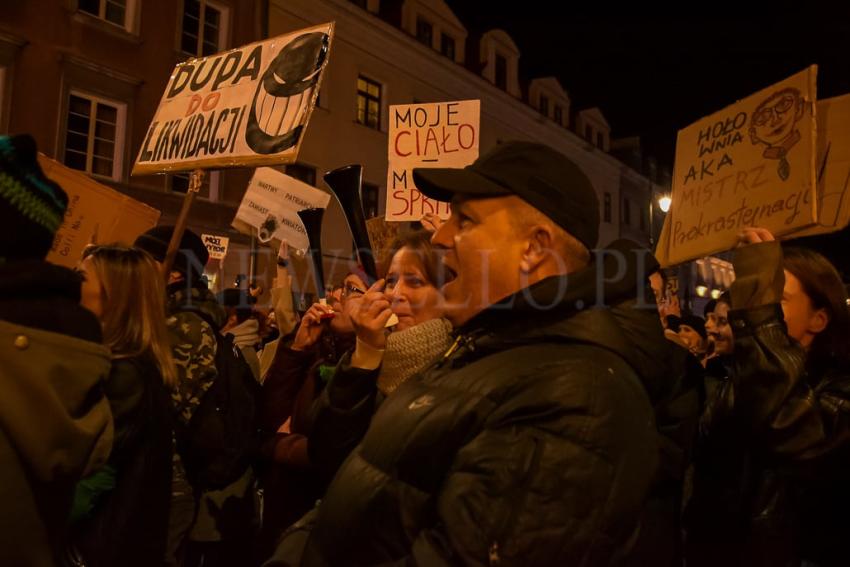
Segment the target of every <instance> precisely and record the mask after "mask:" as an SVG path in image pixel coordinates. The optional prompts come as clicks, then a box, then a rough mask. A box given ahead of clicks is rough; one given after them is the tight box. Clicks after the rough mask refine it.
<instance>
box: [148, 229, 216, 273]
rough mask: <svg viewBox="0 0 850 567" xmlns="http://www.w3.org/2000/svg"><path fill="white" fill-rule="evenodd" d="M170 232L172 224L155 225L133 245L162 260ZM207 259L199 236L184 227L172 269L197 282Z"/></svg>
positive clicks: (205, 250)
mask: <svg viewBox="0 0 850 567" xmlns="http://www.w3.org/2000/svg"><path fill="white" fill-rule="evenodd" d="M172 234H174V227H173V226H156V227H154V228H152V229H150V230H149V231H147V232H146V233H144V234H143V235H141V236H140V237H138V238H137V239H136V242H135V243H134V244H133V245H134V246H136V247H137V248H141V249H142V250H145V251H147V252H148V253H149V254H150V255H151V256H153V257H154V259H156V260H157V261H159V262H163V261H165V253H166V252H167V251H168V243H169V242H171V235H172ZM209 259H210V253H209V252H208V251H207V247H206V246H205V245H204V241H203V240H201V237H200V236H198V235H197V234H195V233H194V232H192V231H191V230H189V229H186V231H185V232H183V238H181V239H180V247H179V248H178V249H177V256H175V257H174V266H173V267H172V269H173V270H177V271H178V272H180V273H181V274H182V275H183V277H185V278H189V277H191V279H192V281H193V282H197V281H200V279H201V276H202V275H203V271H204V266H206V265H207V260H209Z"/></svg>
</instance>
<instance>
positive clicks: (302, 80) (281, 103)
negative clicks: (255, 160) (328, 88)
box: [245, 32, 329, 154]
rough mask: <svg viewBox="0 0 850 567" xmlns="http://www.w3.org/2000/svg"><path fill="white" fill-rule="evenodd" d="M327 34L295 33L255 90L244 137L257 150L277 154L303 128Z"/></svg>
mask: <svg viewBox="0 0 850 567" xmlns="http://www.w3.org/2000/svg"><path fill="white" fill-rule="evenodd" d="M328 42H329V38H328V35H327V34H325V33H321V32H313V33H306V34H303V35H300V36H298V37H297V38H295V39H294V40H293V41H291V42H289V43H288V44H286V46H285V47H284V48H283V49H281V50H280V53H278V54H277V57H275V58H274V60H273V61H272V62H271V65H269V67H268V69H266V72H265V73H264V74H263V77H262V80H261V81H260V82H259V85H257V90H256V92H255V93H254V102H253V103H252V104H251V112H250V114H249V115H248V124H247V128H246V132H245V141H246V142H247V144H248V146H250V148H251V149H252V150H254V151H255V152H257V153H258V154H276V153H279V152H282V151H284V150H286V149H288V148H291V147H293V146H294V145H296V144H297V143H298V140H299V139H300V138H301V132H302V131H303V130H304V124H303V121H304V117H305V115H306V113H307V112H308V111H309V109H310V103H311V102H312V100H313V94H314V93H315V89H316V86H317V85H318V83H319V77H320V75H321V71H322V66H323V65H324V62H325V59H326V58H327V54H328Z"/></svg>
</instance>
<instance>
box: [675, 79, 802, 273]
mask: <svg viewBox="0 0 850 567" xmlns="http://www.w3.org/2000/svg"><path fill="white" fill-rule="evenodd" d="M816 76H817V67H816V66H811V67H809V68H807V69H806V70H804V71H802V72H800V73H797V74H796V75H794V76H792V77H790V78H788V79H786V80H784V81H781V82H779V83H777V84H775V85H773V86H770V87H768V88H766V89H764V90H762V91H759V92H757V93H755V94H753V95H751V96H749V97H747V98H745V99H743V100H740V101H738V102H737V103H735V104H733V105H731V106H728V107H726V108H725V109H723V110H721V111H719V112H716V113H714V114H712V115H710V116H707V117H705V118H703V119H702V120H700V121H698V122H696V123H694V124H692V125H690V126H688V127H687V128H685V129H683V130H680V131H679V135H678V137H677V140H676V162H675V165H674V171H673V194H672V203H671V206H670V212H669V213H668V217H667V219H665V224H666V225H669V227H666V228H668V230H669V234H668V235H666V236H665V238H669V240H668V241H667V246H668V249H667V254H666V255H665V254H663V252H662V255H663V256H666V257H667V258H668V263H669V264H678V263H681V262H684V261H687V260H692V259H695V258H700V257H703V256H708V255H710V254H714V253H716V252H721V251H723V250H728V249H730V248H733V247H734V246H735V244H736V243H737V238H738V233H739V232H740V230H741V229H742V228H745V227H749V226H759V227H764V228H767V229H768V230H770V231H771V232H773V233H774V234H775V235H776V236H777V237H781V236H783V235H786V234H789V233H792V232H794V231H795V230H798V229H800V228H801V227H806V226H809V225H811V224H813V223H814V222H815V220H816V219H817V196H816V183H815V177H816V175H815V174H816V167H815V156H816V141H817V139H816V135H815V130H816V127H815V105H816V86H815V80H816Z"/></svg>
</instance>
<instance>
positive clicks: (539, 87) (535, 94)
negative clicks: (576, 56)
mask: <svg viewBox="0 0 850 567" xmlns="http://www.w3.org/2000/svg"><path fill="white" fill-rule="evenodd" d="M528 103H529V104H530V105H531V106H533V107H534V108H536V109H537V110H538V111H539V112H540V114H542V115H544V116H545V117H546V118H549V119H550V120H552V121H553V122H555V123H557V124H558V125H559V126H564V127H567V126H569V122H570V119H569V116H570V96H569V95H568V94H567V91H565V90H564V87H562V86H561V83H560V82H559V81H558V79H556V78H555V77H542V78H539V79H534V80H533V81H531V84H529V86H528Z"/></svg>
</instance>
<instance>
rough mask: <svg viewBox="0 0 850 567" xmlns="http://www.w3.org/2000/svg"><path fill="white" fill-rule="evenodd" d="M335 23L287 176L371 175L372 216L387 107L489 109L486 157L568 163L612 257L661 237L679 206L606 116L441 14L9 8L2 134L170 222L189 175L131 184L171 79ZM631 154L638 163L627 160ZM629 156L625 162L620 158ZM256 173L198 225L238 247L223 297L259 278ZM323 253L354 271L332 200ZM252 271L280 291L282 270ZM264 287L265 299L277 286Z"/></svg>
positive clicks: (288, 2) (227, 190) (406, 0)
mask: <svg viewBox="0 0 850 567" xmlns="http://www.w3.org/2000/svg"><path fill="white" fill-rule="evenodd" d="M328 21H334V22H335V23H336V28H335V38H334V41H333V46H332V49H331V54H330V60H329V64H328V67H327V69H326V74H325V77H324V79H323V83H322V88H321V91H320V94H319V100H318V104H317V107H316V109H315V110H314V112H313V115H312V118H311V121H310V124H309V125H308V127H307V130H306V135H305V137H304V140H303V144H302V147H301V151H300V154H299V161H298V163H296V164H292V165H288V166H282V167H281V169H282V170H284V171H286V172H287V173H289V174H290V175H293V176H295V177H298V178H300V179H302V180H304V181H306V182H308V183H310V184H312V185H315V186H317V187H322V188H323V187H324V184H323V183H322V175H323V173H324V172H326V171H329V170H331V169H334V168H337V167H340V166H342V165H346V164H351V163H357V164H362V165H363V166H364V182H365V183H364V187H363V198H364V205H365V208H366V211H367V216H375V215H380V214H383V211H384V206H385V200H386V171H387V131H388V124H387V119H388V115H389V106H390V105H393V104H409V103H416V102H441V101H451V100H467V99H480V100H481V131H480V144H479V145H480V150H481V152H486V151H487V150H489V149H490V148H492V147H493V146H494V145H496V144H497V143H499V142H502V141H505V140H514V139H521V140H533V141H538V142H542V143H545V144H548V145H550V146H552V147H554V148H556V149H558V150H559V151H561V152H562V153H564V154H566V155H568V156H570V157H571V158H572V159H573V160H574V161H575V162H576V163H577V164H578V165H579V166H580V167H581V168H582V169H583V170H584V172H585V173H586V174H587V175H588V177H589V178H590V179H591V181H592V183H593V185H594V187H595V188H596V190H597V193H598V196H599V203H600V211H599V214H600V245H605V244H607V243H608V242H610V241H612V240H614V239H616V238H620V237H628V238H632V239H635V240H638V241H642V242H646V243H648V242H649V239H650V233H651V232H652V231H653V230H654V231H655V233H656V234H657V233H658V232H660V226H661V224H660V222H661V221H662V220H663V216H661V217H660V218H659V217H658V211H657V210H656V211H655V213H654V214H653V212H652V211H650V206H649V203H650V202H651V201H653V200H654V197H657V196H658V195H661V194H664V193H666V192H667V191H668V188H667V186H666V185H665V184H664V183H663V182H661V183H659V179H658V178H657V177H655V176H653V175H650V176H647V175H644V174H643V173H641V171H644V168H643V167H642V162H641V160H640V159H638V160H637V161H635V160H631V161H630V160H623V159H622V156H620V155H619V154H617V152H616V151H615V150H616V148H617V147H620V146H618V143H617V141H616V140H611V126H610V125H609V124H608V122H607V121H606V119H605V117H604V116H603V114H602V112H601V111H600V110H599V109H598V108H590V109H585V110H580V111H576V110H575V109H574V108H572V105H571V101H570V97H569V94H568V93H567V92H566V91H565V90H564V89H563V87H562V86H561V84H560V83H559V82H558V80H557V79H555V78H553V77H540V78H537V79H534V80H532V81H530V82H528V83H527V84H526V83H524V82H523V81H521V80H520V72H519V71H520V57H521V52H520V48H519V46H517V45H516V43H515V42H514V41H513V40H512V39H511V37H510V36H509V35H508V34H507V33H505V32H504V31H502V30H499V29H493V30H488V31H486V32H484V33H472V32H470V31H469V30H468V29H467V28H466V27H465V25H464V23H463V22H461V21H460V20H459V19H458V18H457V17H456V16H455V14H454V13H453V12H452V11H451V9H450V8H449V7H448V6H447V5H446V3H445V2H443V1H442V0H359V1H346V0H175V1H173V2H162V1H153V0H36V1H32V2H4V3H2V4H0V132H9V133H24V132H26V133H30V134H32V135H33V136H34V137H35V139H36V141H37V143H38V146H39V148H40V150H41V151H43V152H44V153H45V154H47V155H48V156H50V157H53V158H55V159H57V160H58V161H61V162H63V163H65V164H66V165H68V166H70V167H74V168H77V169H81V170H83V171H86V172H87V173H89V174H90V175H92V176H93V177H94V178H96V179H97V180H98V181H101V182H103V183H106V184H108V185H111V186H112V187H114V188H116V189H118V190H120V191H122V192H124V193H126V194H128V195H130V196H131V197H133V198H136V199H138V200H140V201H142V202H145V203H148V204H150V205H151V206H153V207H155V208H157V209H159V210H160V211H162V220H161V222H162V223H173V222H174V220H175V218H176V216H177V213H178V211H179V209H180V204H181V200H182V198H183V195H184V194H185V192H186V190H187V187H188V175H186V174H183V175H179V174H178V175H157V176H143V177H134V176H131V175H130V170H131V168H132V163H133V161H134V159H135V156H136V155H137V153H138V151H139V147H140V145H141V144H142V141H143V136H144V134H145V132H146V129H147V126H148V124H149V123H150V120H151V119H152V117H153V115H154V112H155V110H156V107H157V105H158V103H159V101H160V98H161V96H162V93H163V91H164V89H165V86H166V83H167V81H168V79H169V76H170V73H171V71H172V69H173V68H174V66H175V65H176V64H177V63H178V62H180V61H183V60H185V59H187V58H190V57H196V56H201V55H209V54H212V53H215V52H218V51H222V50H225V49H228V48H230V47H235V46H239V45H243V44H246V43H250V42H252V41H256V40H258V39H261V38H263V37H273V36H276V35H281V34H285V33H289V32H292V31H295V30H298V29H300V28H304V27H307V26H312V25H315V24H320V23H324V22H328ZM631 150H634V148H631ZM615 156H617V157H615ZM251 173H252V170H226V171H219V172H210V173H209V174H208V175H207V180H206V182H205V184H204V187H203V189H202V191H201V194H200V198H199V199H198V200H196V203H195V205H194V207H193V210H192V214H191V216H190V222H189V226H190V228H192V229H193V230H195V231H196V232H198V233H211V234H216V235H221V236H227V237H229V238H230V239H231V248H230V250H229V252H228V257H227V259H226V260H225V261H224V263H223V265H221V266H219V265H216V264H213V265H211V266H210V269H209V270H208V272H209V273H210V274H211V275H212V276H213V277H216V278H217V281H216V287H217V288H221V287H225V286H230V285H233V283H234V281H235V279H236V277H237V276H238V275H239V274H246V273H249V272H250V271H251V269H252V268H251V267H250V264H251V254H250V249H251V247H250V239H249V238H248V237H246V236H245V235H241V234H238V233H235V232H234V231H233V230H232V229H231V228H230V223H231V222H232V220H233V218H234V216H235V213H236V209H237V207H238V204H239V202H240V200H241V198H242V195H243V194H244V191H245V188H246V186H247V183H248V180H249V178H250V175H251ZM323 248H324V251H325V253H326V256H327V257H328V265H327V266H326V271H328V272H329V278H328V279H330V280H335V279H339V278H341V277H342V275H344V274H342V273H340V270H341V269H342V270H344V269H345V268H344V266H343V267H342V268H340V266H339V263H338V262H336V260H338V259H340V258H350V257H351V255H352V243H351V239H350V235H349V231H348V228H347V226H346V223H345V220H344V216H343V214H342V211H341V210H340V208H339V206H338V204H337V203H336V202H335V201H334V200H332V201H331V206H330V207H329V210H328V212H327V213H326V221H325V224H324V231H323ZM261 252H264V253H261V254H260V255H259V257H258V258H256V266H255V267H254V268H253V269H254V270H255V271H256V272H257V273H259V274H260V276H261V279H263V277H264V276H265V281H266V282H267V283H269V282H270V276H271V275H272V273H273V270H274V262H273V261H272V260H273V258H272V257H271V256H270V255H269V254H268V251H267V250H265V251H263V250H261ZM266 287H268V285H267V286H266Z"/></svg>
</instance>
